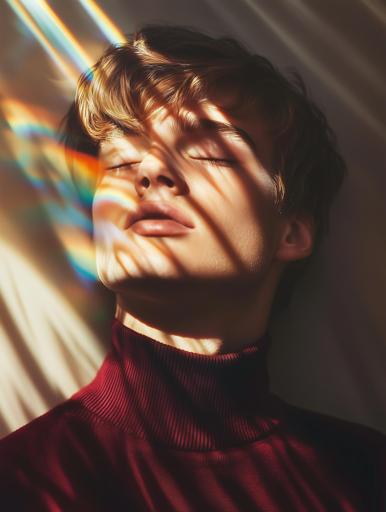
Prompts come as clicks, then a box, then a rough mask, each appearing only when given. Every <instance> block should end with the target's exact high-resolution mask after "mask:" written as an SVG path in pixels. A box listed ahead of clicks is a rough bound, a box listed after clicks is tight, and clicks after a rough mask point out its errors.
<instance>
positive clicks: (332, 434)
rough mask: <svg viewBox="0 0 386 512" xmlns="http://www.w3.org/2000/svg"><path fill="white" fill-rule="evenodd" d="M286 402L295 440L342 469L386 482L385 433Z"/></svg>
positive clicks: (288, 422)
mask: <svg viewBox="0 0 386 512" xmlns="http://www.w3.org/2000/svg"><path fill="white" fill-rule="evenodd" d="M283 403H284V408H285V411H286V418H287V422H286V423H287V428H288V429H289V432H290V433H291V437H292V438H293V439H295V440H299V441H300V440H301V442H302V443H303V444H304V445H306V446H309V447H312V448H313V449H314V450H315V451H317V452H318V453H319V454H321V455H322V456H323V458H324V459H326V460H331V461H334V463H335V464H336V465H338V466H339V465H341V467H342V469H343V468H347V467H349V468H350V470H351V468H356V470H357V471H359V472H362V471H363V472H364V473H366V474H367V475H368V476H369V473H371V474H373V475H374V478H376V479H382V481H383V482H384V483H385V482H386V436H385V435H384V434H382V433H381V432H379V431H378V430H375V429H373V428H371V427H368V426H365V425H361V424H359V423H355V422H352V421H347V420H343V419H340V418H337V417H334V416H331V415H328V414H323V413H320V412H316V411H310V410H306V409H303V408H301V407H296V406H293V405H290V404H287V403H285V402H283ZM353 470H354V469H353Z"/></svg>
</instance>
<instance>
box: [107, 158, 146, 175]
mask: <svg viewBox="0 0 386 512" xmlns="http://www.w3.org/2000/svg"><path fill="white" fill-rule="evenodd" d="M139 163H141V162H140V161H139V160H138V161H134V162H122V163H120V164H117V165H113V166H111V167H107V168H106V169H105V170H106V172H107V173H108V174H113V175H114V176H119V175H121V174H122V175H123V174H124V173H125V172H126V171H129V170H131V169H133V167H134V166H135V165H137V164H139Z"/></svg>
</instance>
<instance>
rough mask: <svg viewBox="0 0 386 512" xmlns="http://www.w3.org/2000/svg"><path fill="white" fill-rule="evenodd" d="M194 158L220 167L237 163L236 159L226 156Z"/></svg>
mask: <svg viewBox="0 0 386 512" xmlns="http://www.w3.org/2000/svg"><path fill="white" fill-rule="evenodd" d="M193 160H201V161H204V162H208V163H210V164H212V165H216V166H218V167H232V166H233V165H235V164H236V160H230V159H226V158H194V159H193Z"/></svg>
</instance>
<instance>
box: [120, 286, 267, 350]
mask: <svg viewBox="0 0 386 512" xmlns="http://www.w3.org/2000/svg"><path fill="white" fill-rule="evenodd" d="M254 293H255V295H254V296H251V295H250V294H248V293H246V292H244V293H243V294H241V295H240V296H238V295H237V294H234V295H233V296H232V298H231V300H230V301H229V304H226V303H225V302H224V300H222V301H221V302H218V301H217V302H215V301H213V300H206V301H205V300H204V299H203V297H201V298H200V300H197V301H195V300H194V297H193V296H192V294H188V293H185V295H184V298H185V300H177V301H171V302H169V301H165V300H162V299H161V298H160V300H154V297H152V298H151V300H147V299H146V298H145V299H144V298H143V297H138V296H136V297H135V298H133V299H131V300H130V299H129V298H128V297H126V296H125V297H122V295H119V296H117V306H116V315H115V316H116V318H117V319H118V320H119V321H120V322H121V323H122V324H123V325H125V326H126V327H128V328H129V329H131V330H133V331H135V332H137V333H139V334H142V335H145V336H148V337H150V338H152V339H154V340H156V341H159V342H161V343H164V344H166V345H170V346H173V347H175V348H179V349H182V350H186V351H188V352H193V353H196V354H206V355H213V354H221V353H233V352H239V351H240V350H242V349H243V348H245V347H247V346H250V345H253V344H254V343H256V340H257V339H259V338H261V337H262V336H263V335H264V333H265V332H266V329H267V321H268V316H269V312H270V307H271V303H272V297H271V296H268V295H267V294H264V300H262V298H261V297H262V296H261V294H259V295H256V291H254ZM186 297H189V298H188V299H187V298H186ZM188 301H189V303H188ZM171 304H173V305H172V306H171ZM187 312H188V313H187Z"/></svg>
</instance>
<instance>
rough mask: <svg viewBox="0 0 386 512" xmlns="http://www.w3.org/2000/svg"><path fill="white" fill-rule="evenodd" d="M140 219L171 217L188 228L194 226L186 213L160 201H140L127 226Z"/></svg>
mask: <svg viewBox="0 0 386 512" xmlns="http://www.w3.org/2000/svg"><path fill="white" fill-rule="evenodd" d="M142 219H173V220H175V221H177V222H179V223H180V224H183V225H184V226H186V227H188V228H194V224H193V222H192V221H191V219H190V218H189V216H188V215H186V213H184V212H183V211H181V210H179V209H178V208H176V207H175V206H172V205H171V204H168V203H164V202H162V201H142V202H141V203H140V204H139V206H138V208H137V210H136V211H135V212H134V213H133V215H132V216H131V217H130V219H129V226H128V227H130V226H131V225H132V224H134V222H137V221H138V220H142Z"/></svg>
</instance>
